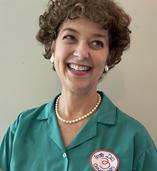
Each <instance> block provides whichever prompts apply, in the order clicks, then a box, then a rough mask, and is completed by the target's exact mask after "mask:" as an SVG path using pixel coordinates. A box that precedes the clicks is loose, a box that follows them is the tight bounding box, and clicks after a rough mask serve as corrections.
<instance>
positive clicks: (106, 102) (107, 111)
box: [97, 92, 117, 125]
mask: <svg viewBox="0 0 157 171" xmlns="http://www.w3.org/2000/svg"><path fill="white" fill-rule="evenodd" d="M98 93H99V94H100V95H101V98H102V101H101V105H100V107H99V109H98V111H97V112H98V113H99V114H98V118H97V122H98V123H103V124H107V125H114V124H116V120H117V107H116V106H115V105H114V104H113V103H112V101H111V100H110V99H109V98H108V97H107V96H106V95H105V94H104V93H103V92H98Z"/></svg>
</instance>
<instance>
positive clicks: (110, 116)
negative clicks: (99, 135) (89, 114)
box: [37, 91, 117, 125]
mask: <svg viewBox="0 0 157 171" xmlns="http://www.w3.org/2000/svg"><path fill="white" fill-rule="evenodd" d="M98 93H99V94H100V95H101V98H102V101H101V104H100V107H99V108H98V110H97V112H96V113H98V115H96V116H97V122H98V123H103V124H107V125H114V124H116V119H117V107H116V106H115V105H114V104H113V103H112V101H111V100H110V99H109V98H108V97H107V96H106V95H105V94H104V93H103V92H101V91H99V92H98ZM59 95H60V94H59ZM59 95H57V96H56V98H54V99H53V100H51V101H50V102H49V103H47V104H44V105H42V106H41V107H40V108H39V109H38V110H39V111H40V114H39V115H38V117H37V120H48V119H49V118H50V117H52V116H53V114H54V113H55V110H54V106H55V101H56V99H57V97H58V96H59Z"/></svg>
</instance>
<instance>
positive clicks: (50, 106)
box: [37, 96, 58, 120]
mask: <svg viewBox="0 0 157 171" xmlns="http://www.w3.org/2000/svg"><path fill="white" fill-rule="evenodd" d="M57 97H58V96H56V98H57ZM56 98H54V99H53V100H51V101H50V102H49V103H47V104H44V105H42V106H41V107H40V108H39V111H40V112H39V115H38V117H37V120H48V119H49V118H50V117H52V116H53V114H54V113H55V110H54V106H55V101H56Z"/></svg>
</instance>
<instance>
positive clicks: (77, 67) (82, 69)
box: [69, 64, 90, 71]
mask: <svg viewBox="0 0 157 171" xmlns="http://www.w3.org/2000/svg"><path fill="white" fill-rule="evenodd" d="M69 67H70V68H71V69H74V70H77V71H88V70H89V69H90V67H88V66H80V65H76V64H69Z"/></svg>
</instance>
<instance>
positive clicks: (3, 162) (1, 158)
mask: <svg viewBox="0 0 157 171" xmlns="http://www.w3.org/2000/svg"><path fill="white" fill-rule="evenodd" d="M17 125H18V119H17V120H16V121H15V122H14V123H13V124H12V125H11V126H10V127H9V129H8V130H7V132H6V134H5V136H4V138H3V140H2V143H1V145H0V169H1V170H2V171H10V161H11V154H12V148H13V143H14V137H15V132H16V128H17ZM1 170H0V171H1Z"/></svg>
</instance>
